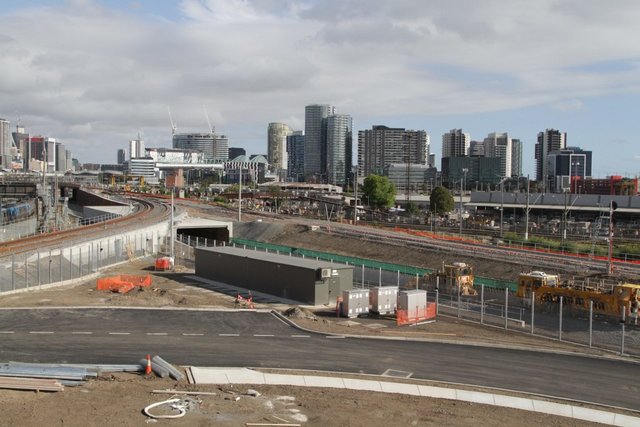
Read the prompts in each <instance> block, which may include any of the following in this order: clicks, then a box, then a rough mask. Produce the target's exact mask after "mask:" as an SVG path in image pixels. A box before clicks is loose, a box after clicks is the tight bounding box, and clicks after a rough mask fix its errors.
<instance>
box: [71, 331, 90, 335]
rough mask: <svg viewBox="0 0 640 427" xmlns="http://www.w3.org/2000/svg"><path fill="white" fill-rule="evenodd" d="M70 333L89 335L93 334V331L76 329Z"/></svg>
mask: <svg viewBox="0 0 640 427" xmlns="http://www.w3.org/2000/svg"><path fill="white" fill-rule="evenodd" d="M71 334H72V335H91V334H93V332H82V331H76V332H71Z"/></svg>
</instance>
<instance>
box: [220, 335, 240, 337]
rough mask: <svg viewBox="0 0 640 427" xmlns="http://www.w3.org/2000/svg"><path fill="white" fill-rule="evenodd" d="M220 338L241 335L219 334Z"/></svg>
mask: <svg viewBox="0 0 640 427" xmlns="http://www.w3.org/2000/svg"><path fill="white" fill-rule="evenodd" d="M218 336H219V337H239V336H240V334H218Z"/></svg>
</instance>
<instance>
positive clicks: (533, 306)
mask: <svg viewBox="0 0 640 427" xmlns="http://www.w3.org/2000/svg"><path fill="white" fill-rule="evenodd" d="M535 312H536V292H535V291H533V292H531V335H533V321H534V319H535Z"/></svg>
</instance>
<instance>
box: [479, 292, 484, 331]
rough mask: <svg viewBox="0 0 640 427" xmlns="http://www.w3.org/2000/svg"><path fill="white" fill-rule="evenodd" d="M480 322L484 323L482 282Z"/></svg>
mask: <svg viewBox="0 0 640 427" xmlns="http://www.w3.org/2000/svg"><path fill="white" fill-rule="evenodd" d="M480 324H481V325H482V324H484V284H482V285H480Z"/></svg>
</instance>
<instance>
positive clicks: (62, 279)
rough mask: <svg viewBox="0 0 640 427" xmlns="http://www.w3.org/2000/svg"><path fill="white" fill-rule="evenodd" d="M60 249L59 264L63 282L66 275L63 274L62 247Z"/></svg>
mask: <svg viewBox="0 0 640 427" xmlns="http://www.w3.org/2000/svg"><path fill="white" fill-rule="evenodd" d="M59 251H60V262H59V263H58V264H60V281H61V282H62V280H63V279H64V277H63V276H62V258H63V256H62V248H60V249H59Z"/></svg>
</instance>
